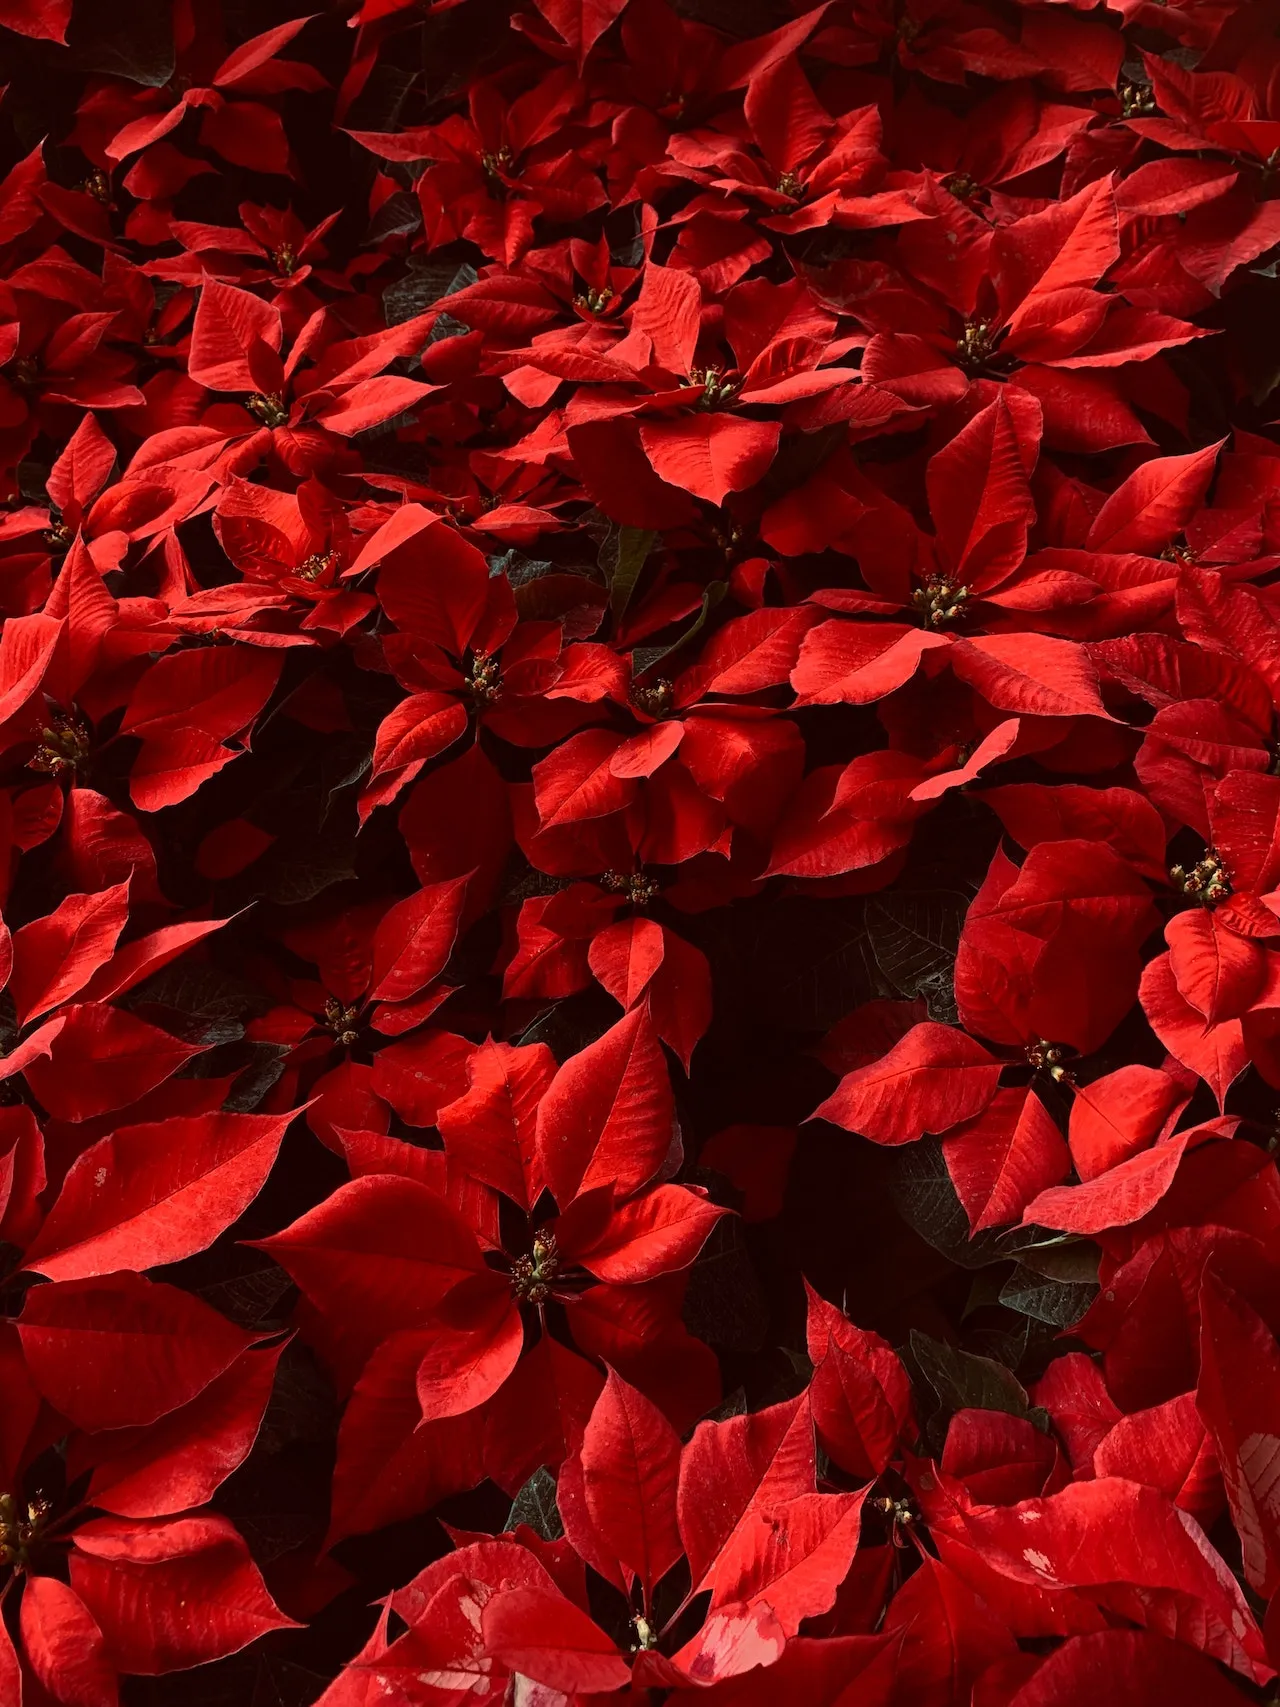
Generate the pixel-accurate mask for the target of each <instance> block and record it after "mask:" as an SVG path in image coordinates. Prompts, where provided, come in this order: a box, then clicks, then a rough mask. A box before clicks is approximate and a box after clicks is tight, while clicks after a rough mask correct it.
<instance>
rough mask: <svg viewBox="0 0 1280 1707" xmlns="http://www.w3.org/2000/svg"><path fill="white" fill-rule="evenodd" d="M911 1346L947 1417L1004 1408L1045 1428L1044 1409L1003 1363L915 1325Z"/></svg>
mask: <svg viewBox="0 0 1280 1707" xmlns="http://www.w3.org/2000/svg"><path fill="white" fill-rule="evenodd" d="M910 1348H911V1358H912V1361H913V1362H914V1363H915V1366H916V1368H917V1369H918V1370H919V1371H920V1374H921V1375H922V1376H923V1377H924V1379H925V1381H927V1382H928V1384H929V1386H930V1387H931V1388H932V1389H933V1392H934V1394H935V1396H936V1398H937V1400H938V1403H939V1404H940V1405H941V1406H942V1409H943V1411H944V1412H945V1414H946V1415H947V1416H948V1417H952V1416H954V1415H955V1414H956V1412H957V1411H966V1410H979V1411H1005V1412H1006V1413H1007V1414H1008V1415H1009V1416H1013V1417H1025V1418H1026V1419H1027V1420H1028V1421H1030V1422H1033V1423H1034V1424H1035V1425H1036V1427H1037V1428H1040V1429H1043V1430H1044V1431H1045V1432H1046V1433H1047V1432H1048V1426H1049V1419H1048V1417H1047V1416H1046V1414H1045V1412H1044V1411H1043V1410H1041V1409H1040V1407H1039V1406H1036V1405H1033V1404H1032V1403H1031V1401H1030V1399H1028V1397H1027V1391H1026V1388H1025V1387H1024V1386H1023V1385H1022V1383H1021V1381H1019V1380H1018V1377H1017V1376H1016V1375H1015V1374H1014V1373H1013V1371H1012V1370H1011V1369H1006V1368H1005V1366H1004V1364H1003V1363H996V1362H995V1361H994V1359H992V1358H990V1357H977V1356H975V1354H974V1353H973V1352H971V1351H961V1350H960V1349H959V1347H958V1346H952V1345H947V1344H946V1343H945V1341H943V1340H935V1339H931V1338H930V1337H929V1335H928V1334H922V1333H921V1332H920V1330H919V1329H918V1328H913V1329H912V1330H911V1341H910Z"/></svg>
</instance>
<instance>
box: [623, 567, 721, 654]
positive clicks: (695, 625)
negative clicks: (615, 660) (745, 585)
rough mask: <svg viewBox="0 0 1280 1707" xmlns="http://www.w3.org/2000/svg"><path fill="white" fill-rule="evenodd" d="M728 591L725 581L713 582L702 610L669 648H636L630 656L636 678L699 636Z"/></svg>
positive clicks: (704, 598) (704, 595)
mask: <svg viewBox="0 0 1280 1707" xmlns="http://www.w3.org/2000/svg"><path fill="white" fill-rule="evenodd" d="M728 591H729V583H728V582H727V581H713V582H712V583H711V585H710V586H709V587H708V588H707V589H706V591H705V592H704V593H703V595H702V609H701V610H700V611H699V612H698V614H697V616H695V617H694V619H693V621H692V622H691V623H690V624H689V626H688V628H686V629H685V631H684V633H683V634H682V635H681V636H680V638H679V640H673V641H672V642H671V644H670V646H637V647H636V648H635V650H634V651H633V652H632V654H631V669H632V672H633V673H634V674H635V675H637V676H643V675H645V674H647V673H648V671H650V670H654V669H656V668H657V667H658V665H659V664H660V663H661V662H662V661H663V659H664V658H670V657H671V655H672V653H674V652H678V651H679V650H680V648H681V647H682V646H687V645H688V644H689V642H690V641H691V640H692V639H693V638H694V636H695V635H697V634H700V633H701V632H702V630H703V629H704V628H705V627H706V623H707V618H708V617H709V616H710V615H711V612H712V611H713V610H714V609H715V608H716V606H717V605H718V604H719V603H720V601H721V600H722V599H723V598H724V596H725V594H726V593H727V592H728Z"/></svg>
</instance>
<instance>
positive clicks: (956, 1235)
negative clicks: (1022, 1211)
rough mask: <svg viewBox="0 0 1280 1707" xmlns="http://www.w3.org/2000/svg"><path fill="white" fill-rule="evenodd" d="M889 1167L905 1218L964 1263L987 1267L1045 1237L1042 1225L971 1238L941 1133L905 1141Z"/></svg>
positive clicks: (897, 1202)
mask: <svg viewBox="0 0 1280 1707" xmlns="http://www.w3.org/2000/svg"><path fill="white" fill-rule="evenodd" d="M887 1166H888V1168H889V1170H890V1172H889V1195H890V1196H891V1197H892V1199H893V1201H894V1204H895V1206H896V1207H897V1210H898V1213H899V1214H900V1215H901V1216H902V1218H903V1220H904V1221H905V1222H906V1223H907V1225H908V1226H909V1227H912V1228H914V1229H915V1231H916V1232H917V1233H919V1235H920V1237H921V1238H922V1239H925V1240H927V1241H928V1243H929V1244H931V1245H932V1246H933V1248H934V1250H936V1251H941V1252H942V1254H943V1255H944V1256H945V1257H947V1258H949V1259H950V1261H952V1262H954V1263H958V1264H959V1266H960V1267H961V1268H985V1267H986V1266H987V1264H988V1263H993V1262H1000V1261H1001V1260H1004V1259H1009V1258H1013V1257H1016V1256H1020V1255H1021V1254H1022V1253H1023V1252H1024V1251H1025V1250H1026V1249H1027V1248H1028V1247H1029V1246H1031V1245H1035V1244H1037V1243H1043V1242H1044V1240H1045V1232H1044V1229H1043V1228H1042V1227H1011V1228H1008V1229H1007V1230H1006V1231H1004V1232H984V1233H977V1234H974V1235H973V1236H972V1237H970V1234H969V1218H968V1216H967V1215H966V1214H965V1212H964V1206H963V1204H962V1203H961V1202H960V1199H959V1198H958V1197H957V1196H956V1188H955V1186H954V1185H952V1183H951V1175H950V1174H949V1173H948V1172H947V1164H946V1161H945V1159H944V1157H943V1154H942V1145H941V1144H940V1143H939V1141H938V1140H937V1139H936V1138H922V1139H921V1140H920V1142H919V1143H918V1144H904V1145H903V1146H902V1147H901V1149H898V1150H894V1151H892V1152H890V1154H889V1157H888V1159H887Z"/></svg>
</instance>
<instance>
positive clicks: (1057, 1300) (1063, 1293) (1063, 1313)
mask: <svg viewBox="0 0 1280 1707" xmlns="http://www.w3.org/2000/svg"><path fill="white" fill-rule="evenodd" d="M1097 1292H1098V1288H1097V1286H1096V1285H1093V1286H1091V1285H1089V1284H1088V1283H1087V1282H1084V1283H1079V1282H1074V1281H1069V1280H1048V1279H1046V1278H1045V1276H1044V1275H1042V1274H1037V1273H1036V1272H1035V1270H1034V1269H1030V1268H1027V1267H1026V1265H1025V1264H1023V1263H1018V1264H1017V1266H1016V1267H1015V1268H1014V1271H1013V1273H1012V1274H1011V1275H1010V1276H1009V1278H1008V1280H1006V1281H1005V1283H1004V1285H1003V1286H1002V1287H1001V1288H1000V1302H1001V1303H1002V1304H1006V1305H1008V1307H1009V1309H1011V1310H1017V1311H1018V1312H1019V1314H1021V1315H1023V1316H1033V1317H1034V1318H1035V1320H1036V1321H1037V1322H1048V1323H1049V1324H1050V1325H1051V1326H1052V1327H1055V1328H1070V1327H1074V1325H1075V1324H1076V1323H1077V1322H1078V1321H1079V1320H1080V1318H1081V1316H1083V1315H1084V1313H1085V1311H1086V1310H1087V1309H1088V1308H1089V1306H1090V1304H1092V1302H1093V1300H1094V1298H1095V1297H1096V1296H1097Z"/></svg>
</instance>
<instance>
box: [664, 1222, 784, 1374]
mask: <svg viewBox="0 0 1280 1707" xmlns="http://www.w3.org/2000/svg"><path fill="white" fill-rule="evenodd" d="M681 1314H682V1318H683V1321H684V1325H685V1327H686V1328H688V1330H689V1332H690V1333H691V1334H692V1335H693V1336H694V1337H695V1339H700V1340H703V1341H705V1342H706V1343H707V1344H708V1345H715V1346H721V1347H724V1348H725V1349H727V1350H729V1351H735V1352H752V1351H759V1349H760V1347H761V1346H762V1345H763V1344H764V1338H765V1334H766V1332H767V1330H768V1325H769V1306H768V1301H767V1299H766V1298H765V1295H764V1292H763V1290H762V1289H761V1286H760V1280H759V1276H758V1275H757V1274H756V1271H755V1267H754V1265H753V1263H752V1261H751V1257H750V1254H749V1252H748V1250H747V1237H746V1232H745V1230H744V1228H743V1225H742V1223H741V1221H739V1219H738V1217H737V1216H736V1215H726V1216H724V1217H723V1218H722V1219H721V1220H720V1221H718V1222H717V1223H716V1226H715V1228H714V1229H713V1231H712V1234H711V1237H710V1238H709V1239H708V1240H707V1242H706V1244H705V1245H704V1246H703V1247H702V1250H701V1252H700V1253H699V1256H698V1259H697V1261H696V1262H695V1263H694V1265H693V1267H692V1268H691V1269H690V1270H689V1283H688V1286H687V1287H686V1289H685V1295H684V1307H683V1310H682V1312H681Z"/></svg>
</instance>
